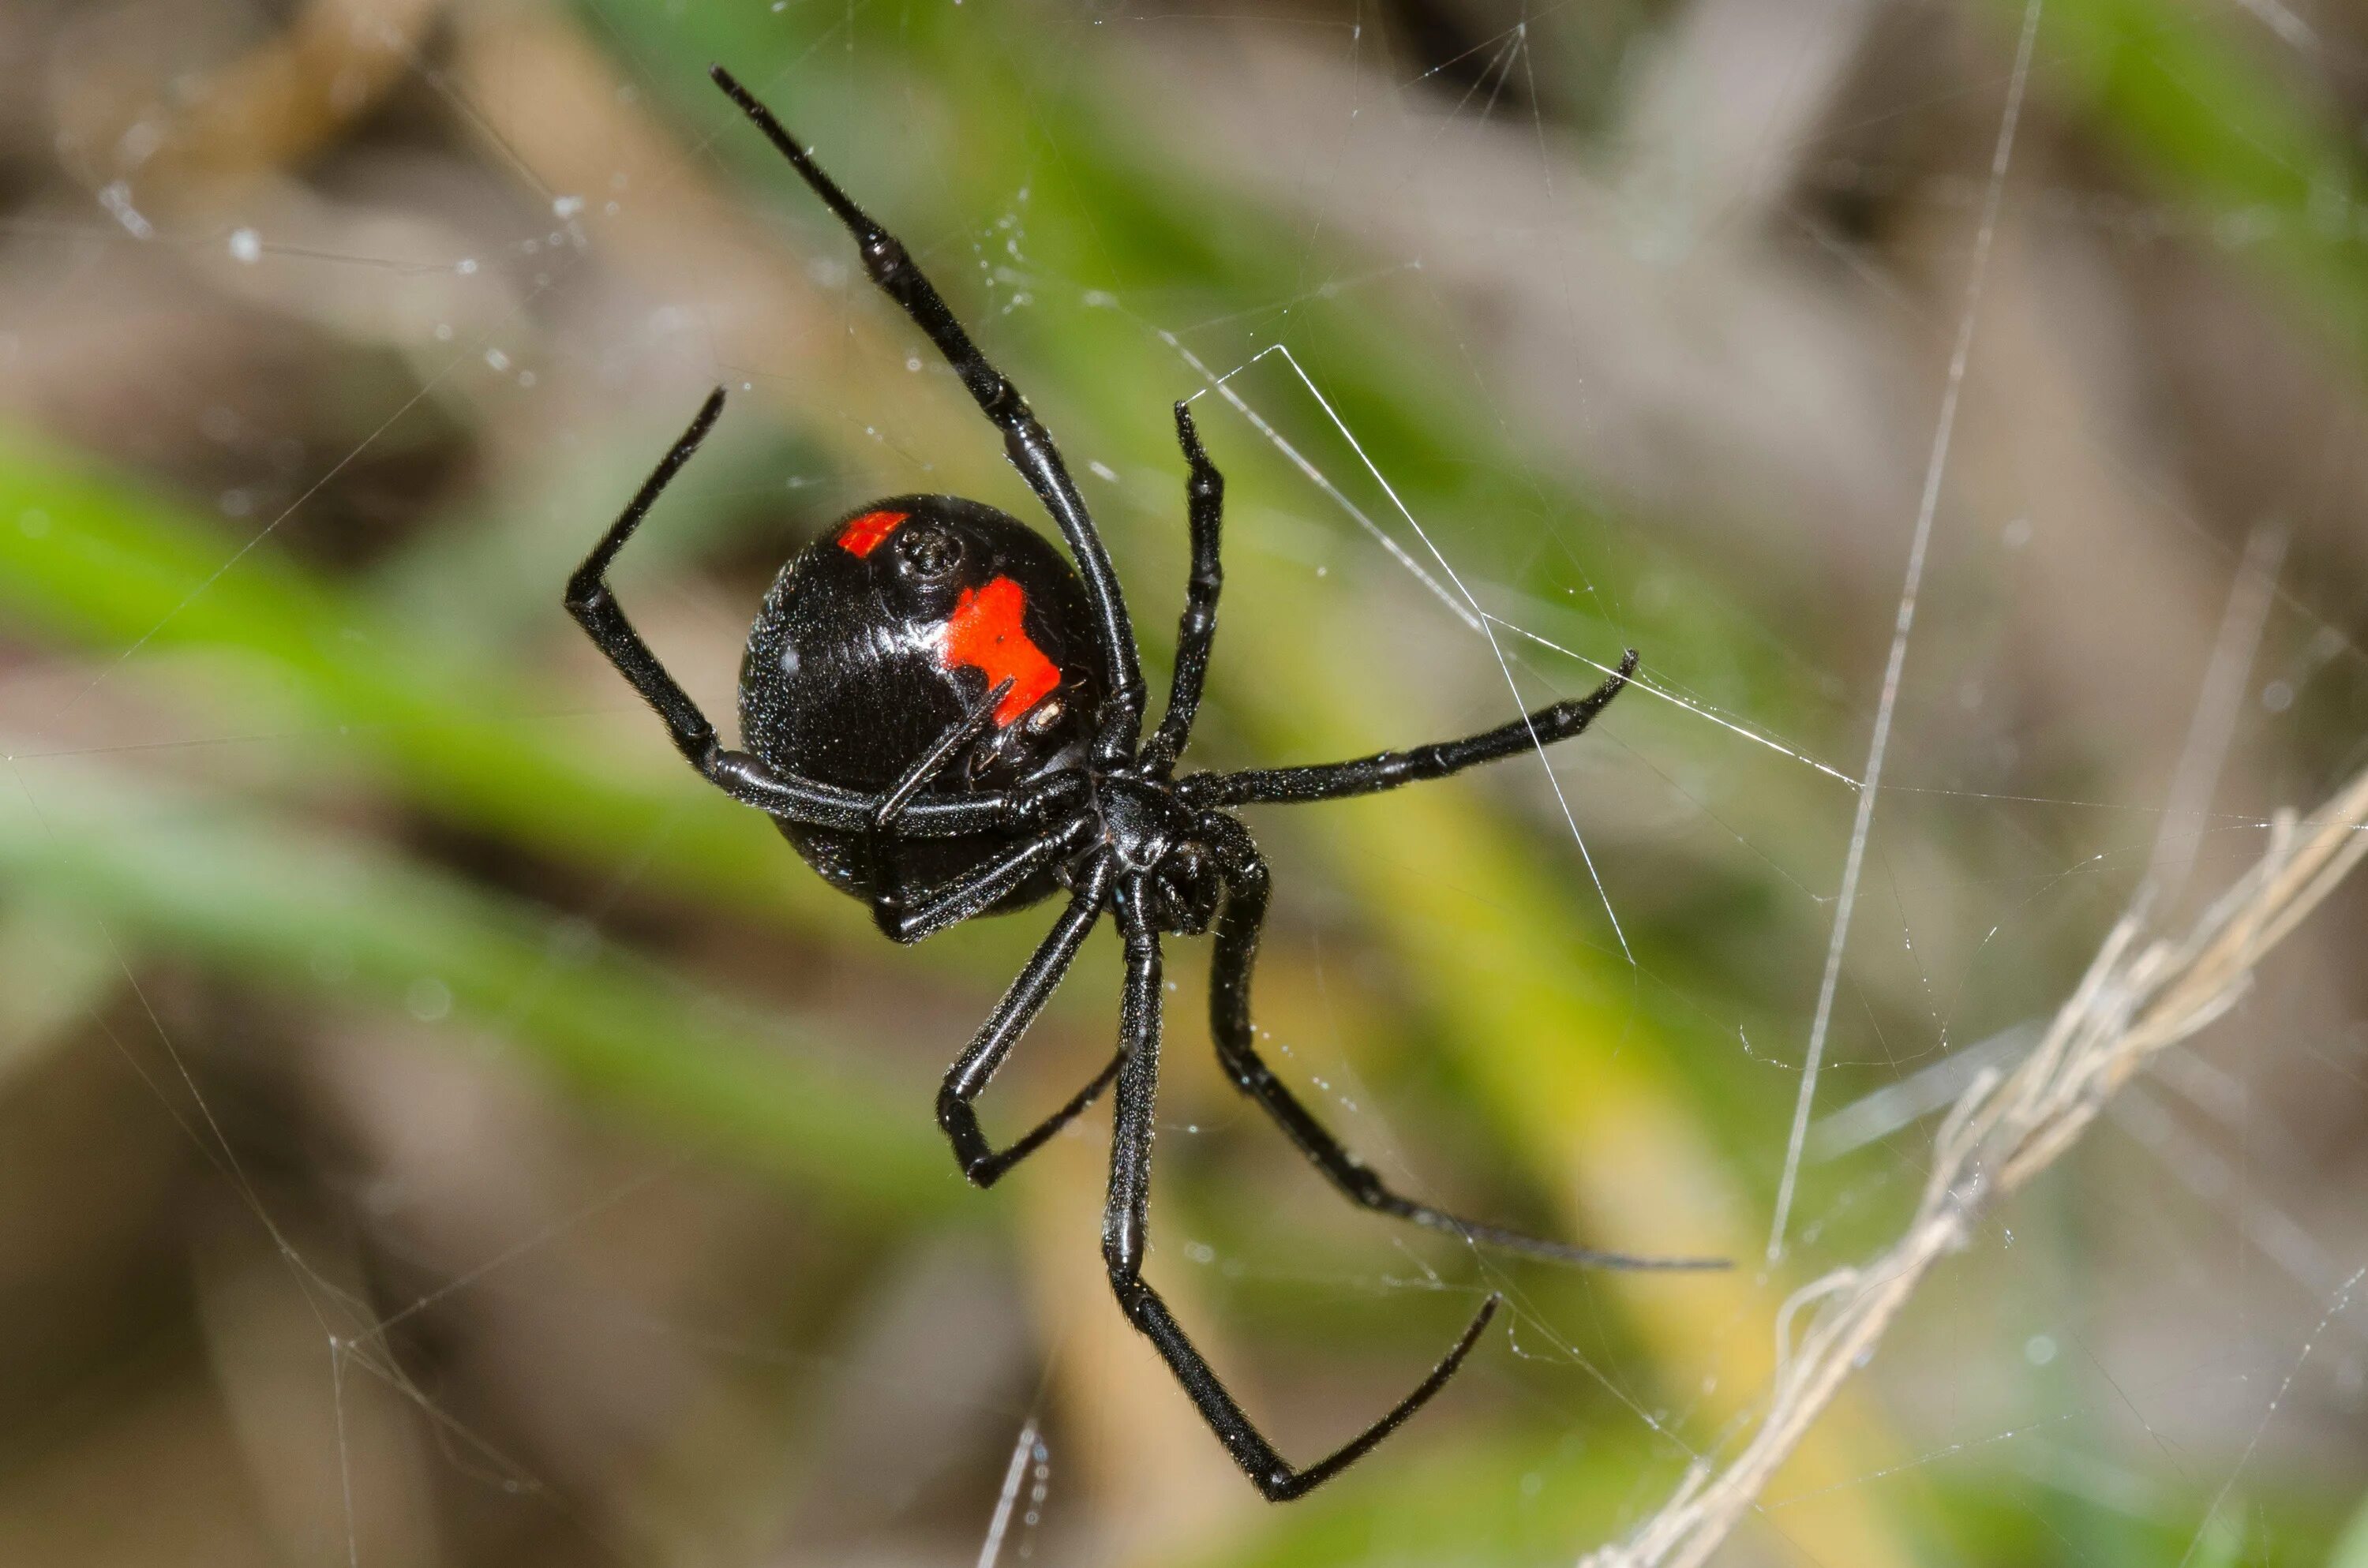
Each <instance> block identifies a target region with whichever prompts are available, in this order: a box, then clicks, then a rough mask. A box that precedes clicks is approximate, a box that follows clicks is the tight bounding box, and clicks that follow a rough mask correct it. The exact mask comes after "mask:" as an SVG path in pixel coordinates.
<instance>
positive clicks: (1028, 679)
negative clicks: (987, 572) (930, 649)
mask: <svg viewBox="0 0 2368 1568" xmlns="http://www.w3.org/2000/svg"><path fill="white" fill-rule="evenodd" d="M1027 611H1028V594H1027V590H1025V589H1023V588H1022V587H1020V585H1019V584H1017V583H1015V582H1013V581H1012V580H1011V579H1010V578H1008V577H997V578H995V579H994V580H993V581H991V582H989V583H988V584H987V585H986V586H985V587H984V588H964V589H963V590H962V597H961V598H959V599H957V600H955V601H954V612H953V614H951V615H950V616H948V617H947V618H946V626H945V641H944V642H942V643H941V644H940V647H941V649H942V650H943V656H944V658H945V662H946V667H947V668H949V669H964V668H968V669H974V670H979V671H982V672H984V673H985V676H986V685H987V689H989V690H990V691H991V690H993V689H994V688H995V687H998V686H1001V685H1002V684H1003V683H1004V682H1005V681H1006V680H1008V681H1010V682H1011V689H1010V690H1009V691H1008V692H1006V693H1004V695H1003V700H1002V701H1001V702H998V703H996V705H995V722H996V724H997V725H1004V724H1008V723H1010V722H1012V721H1013V720H1015V719H1017V718H1019V716H1020V715H1021V714H1022V713H1025V712H1027V711H1028V710H1030V708H1033V707H1035V706H1036V702H1037V699H1039V698H1041V697H1042V696H1043V695H1044V694H1045V693H1046V692H1048V691H1051V690H1052V689H1053V687H1056V686H1058V685H1060V684H1061V672H1060V670H1059V669H1058V668H1057V667H1056V666H1055V665H1053V661H1052V660H1050V659H1048V658H1046V657H1045V656H1044V650H1042V648H1039V647H1038V646H1036V644H1035V643H1034V642H1031V641H1030V640H1029V636H1028V629H1027V627H1026V625H1025V624H1023V618H1024V617H1025V616H1026V614H1027Z"/></svg>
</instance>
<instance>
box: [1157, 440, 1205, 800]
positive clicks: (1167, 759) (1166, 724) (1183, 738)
mask: <svg viewBox="0 0 2368 1568" xmlns="http://www.w3.org/2000/svg"><path fill="white" fill-rule="evenodd" d="M1176 442H1177V444H1178V446H1180V447H1182V448H1183V449H1184V461H1185V463H1186V464H1187V465H1188V466H1189V467H1190V469H1191V471H1192V472H1191V477H1190V479H1188V480H1186V481H1185V484H1184V498H1185V505H1186V509H1187V515H1188V516H1189V517H1190V519H1191V525H1192V576H1191V579H1190V581H1189V582H1188V583H1187V584H1186V585H1185V588H1184V614H1183V617H1182V619H1179V620H1178V622H1177V625H1176V678H1175V680H1174V681H1173V682H1172V683H1171V684H1170V686H1169V687H1168V691H1167V712H1165V713H1163V714H1161V715H1160V716H1159V728H1158V729H1157V730H1156V731H1154V732H1153V733H1152V736H1151V739H1150V740H1149V741H1148V742H1146V743H1145V744H1144V748H1143V760H1144V764H1145V765H1146V766H1148V767H1150V768H1151V770H1152V771H1154V772H1156V773H1162V774H1164V773H1166V772H1167V770H1168V769H1169V768H1171V767H1175V766H1176V759H1177V758H1178V757H1179V756H1183V755H1184V746H1185V743H1187V742H1188V741H1190V739H1191V738H1192V718H1193V715H1194V714H1195V713H1197V712H1198V711H1199V710H1200V707H1201V682H1202V681H1204V680H1205V679H1207V677H1208V674H1209V650H1210V648H1211V647H1212V645H1213V644H1214V643H1215V642H1216V640H1217V590H1218V589H1219V588H1221V587H1222V586H1224V576H1225V572H1224V563H1223V562H1222V560H1221V559H1220V557H1219V554H1218V544H1219V535H1220V533H1221V532H1222V530H1223V524H1224V513H1225V476H1224V474H1222V473H1219V472H1217V465H1216V464H1214V463H1212V462H1211V461H1210V460H1209V454H1208V453H1207V452H1206V451H1205V450H1203V449H1202V448H1201V437H1200V433H1199V432H1198V431H1196V430H1194V429H1193V428H1192V410H1191V407H1190V405H1189V404H1187V403H1178V404H1177V405H1176Z"/></svg>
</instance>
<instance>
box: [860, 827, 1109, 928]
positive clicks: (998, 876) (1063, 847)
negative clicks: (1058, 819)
mask: <svg viewBox="0 0 2368 1568" xmlns="http://www.w3.org/2000/svg"><path fill="white" fill-rule="evenodd" d="M1088 825H1089V824H1087V822H1085V821H1083V820H1082V819H1073V820H1071V821H1069V822H1066V823H1064V824H1061V825H1060V826H1058V827H1055V828H1053V829H1051V830H1049V831H1047V832H1044V833H1040V834H1038V835H1036V836H1035V837H1033V838H1030V839H1028V840H1025V841H1024V842H1022V843H1021V844H1019V846H1017V847H1015V848H1013V849H1011V850H1010V851H1008V853H1006V854H1005V855H1004V856H1003V857H1002V858H999V859H995V860H988V861H985V862H984V863H982V864H980V865H977V866H973V867H972V868H971V869H969V870H967V871H964V872H962V874H961V875H960V876H957V877H954V878H952V879H951V880H950V881H943V882H940V883H939V884H938V885H937V886H936V887H933V888H929V889H928V890H926V891H924V892H922V893H921V894H920V895H919V896H918V897H916V898H913V899H905V898H900V897H897V896H895V895H894V894H893V893H883V894H882V895H881V896H880V897H879V898H877V899H875V900H874V901H873V902H872V905H871V919H872V923H873V924H874V925H876V926H879V927H880V932H881V935H882V936H884V937H888V938H889V939H890V940H891V941H896V942H907V943H910V942H917V941H919V940H920V939H921V938H922V937H933V936H935V935H937V933H939V932H940V931H942V930H944V929H945V928H946V927H948V926H959V925H961V924H962V922H963V921H965V920H967V919H969V918H970V917H971V916H972V915H976V914H978V913H979V912H980V911H981V910H984V909H985V908H986V907H987V906H988V905H990V904H992V903H995V901H996V900H997V899H999V898H1001V897H1002V896H1003V895H1004V894H1005V893H1008V892H1010V891H1011V890H1012V889H1013V888H1016V887H1018V886H1019V884H1020V883H1022V882H1024V881H1027V880H1028V879H1029V878H1030V877H1032V876H1034V875H1035V874H1036V873H1037V872H1038V871H1040V870H1042V869H1044V868H1045V867H1046V866H1049V865H1051V864H1052V863H1053V861H1055V860H1057V859H1059V858H1061V857H1062V856H1064V855H1066V854H1070V853H1072V852H1074V851H1075V850H1076V847H1077V839H1078V837H1079V835H1081V834H1082V833H1083V832H1084V831H1085V830H1086V828H1087V826H1088Z"/></svg>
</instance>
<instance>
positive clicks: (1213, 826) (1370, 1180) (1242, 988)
mask: <svg viewBox="0 0 2368 1568" xmlns="http://www.w3.org/2000/svg"><path fill="white" fill-rule="evenodd" d="M1207 829H1208V831H1209V833H1210V835H1211V837H1212V838H1213V839H1214V840H1215V841H1216V843H1217V846H1218V852H1219V853H1220V854H1221V855H1222V856H1224V867H1225V903H1224V909H1223V910H1222V911H1221V912H1220V913H1219V915H1218V916H1217V928H1216V950H1215V952H1214V954H1213V955H1212V958H1211V960H1210V969H1209V1032H1210V1034H1211V1035H1212V1037H1213V1038H1214V1039H1215V1040H1216V1043H1217V1060H1218V1062H1219V1063H1220V1064H1221V1065H1223V1066H1224V1070H1225V1075H1226V1076H1227V1077H1228V1078H1231V1079H1232V1080H1233V1083H1234V1086H1235V1088H1237V1089H1239V1090H1241V1092H1242V1093H1244V1094H1246V1095H1247V1096H1250V1098H1252V1099H1254V1100H1256V1101H1257V1102H1258V1108H1260V1109H1262V1110H1264V1111H1265V1112H1266V1113H1267V1115H1269V1116H1270V1117H1272V1118H1273V1119H1274V1120H1275V1124H1276V1125H1277V1126H1279V1127H1281V1129H1282V1131H1283V1132H1284V1134H1285V1135H1286V1136H1287V1137H1289V1138H1290V1140H1291V1141H1292V1142H1293V1143H1294V1144H1296V1145H1298V1148H1299V1152H1300V1153H1303V1154H1304V1155H1306V1156H1307V1158H1308V1161H1309V1162H1310V1163H1311V1164H1313V1165H1315V1168H1316V1169H1317V1170H1319V1171H1322V1172H1323V1173H1324V1175H1325V1176H1326V1178H1327V1179H1328V1180H1330V1182H1331V1183H1332V1185H1333V1186H1334V1187H1338V1188H1339V1189H1340V1192H1341V1194H1342V1195H1343V1196H1344V1197H1346V1198H1347V1199H1349V1201H1350V1202H1352V1203H1354V1204H1356V1205H1358V1206H1359V1207H1360V1208H1364V1209H1371V1210H1374V1211H1375V1212H1377V1213H1382V1214H1392V1215H1395V1216H1396V1217H1397V1218H1398V1219H1401V1220H1409V1221H1413V1222H1414V1223H1416V1224H1417V1225H1422V1226H1425V1227H1428V1228H1429V1229H1430V1230H1434V1231H1445V1232H1447V1233H1450V1234H1451V1235H1457V1236H1462V1237H1463V1239H1464V1240H1466V1241H1469V1242H1476V1243H1478V1244H1481V1245H1483V1246H1490V1247H1497V1248H1500V1249H1502V1250H1503V1251H1506V1252H1517V1253H1522V1254H1525V1255H1527V1256H1531V1257H1542V1258H1547V1259H1550V1260H1552V1261H1554V1262H1556V1263H1569V1264H1577V1265H1579V1266H1581V1267H1588V1268H1627V1269H1646V1268H1653V1269H1675V1268H1725V1267H1727V1262H1726V1260H1725V1259H1724V1258H1704V1257H1638V1256H1632V1255H1630V1254H1628V1253H1619V1252H1600V1251H1598V1250H1597V1249H1595V1248H1593V1247H1580V1246H1572V1245H1569V1244H1566V1243H1564V1242H1550V1241H1545V1240H1543V1239H1542V1238H1540V1237H1537V1236H1530V1235H1524V1234H1522V1233H1520V1232H1519V1231H1510V1230H1507V1229H1506V1228H1505V1227H1503V1226H1501V1225H1489V1224H1483V1223H1481V1222H1480V1221H1474V1220H1465V1219H1463V1218H1460V1217H1459V1216H1457V1215H1453V1214H1450V1213H1448V1212H1447V1211H1446V1210H1443V1209H1434V1208H1432V1207H1431V1206H1430V1205H1429V1204H1428V1203H1418V1202H1417V1201H1415V1200H1414V1199H1410V1198H1406V1197H1404V1196H1402V1195H1401V1194H1398V1193H1395V1192H1393V1191H1391V1190H1390V1188H1389V1187H1388V1186H1387V1185H1386V1184H1384V1183H1383V1180H1382V1178H1381V1177H1380V1176H1376V1175H1374V1174H1373V1169H1372V1166H1371V1165H1366V1164H1365V1163H1364V1162H1363V1161H1362V1160H1360V1159H1359V1158H1357V1156H1356V1155H1355V1154H1353V1153H1349V1150H1348V1149H1347V1148H1346V1147H1345V1146H1343V1145H1342V1143H1341V1142H1340V1141H1339V1140H1338V1138H1335V1137H1334V1136H1333V1135H1332V1133H1331V1131H1329V1130H1328V1129H1326V1127H1325V1125H1324V1124H1323V1123H1322V1122H1321V1121H1318V1120H1317V1119H1315V1115H1314V1113H1312V1112H1311V1111H1309V1110H1308V1108H1306V1107H1305V1106H1304V1105H1302V1104H1301V1103H1300V1102H1299V1098H1298V1096H1295V1095H1293V1094H1292V1092H1291V1090H1290V1088H1289V1087H1288V1086H1287V1085H1285V1084H1284V1083H1283V1081H1282V1080H1281V1079H1280V1078H1278V1077H1276V1076H1275V1075H1274V1072H1273V1070H1272V1069H1271V1068H1269V1067H1268V1066H1267V1064H1266V1062H1265V1061H1264V1059H1262V1058H1261V1057H1260V1056H1259V1055H1258V1049H1257V1047H1256V1046H1255V1045H1253V1044H1252V1043H1251V1041H1252V1040H1253V1038H1254V1034H1253V1031H1252V1029H1251V1028H1250V971H1251V968H1252V966H1253V965H1254V964H1255V963H1256V962H1257V960H1258V935H1259V933H1260V931H1261V930H1262V929H1263V928H1264V926H1265V925H1266V908H1267V895H1268V892H1269V878H1268V876H1267V869H1266V862H1265V860H1264V859H1263V858H1260V857H1259V855H1258V847H1257V846H1256V845H1254V844H1252V843H1251V842H1250V835H1249V833H1248V831H1247V829H1245V828H1243V827H1242V825H1241V824H1238V823H1235V822H1233V821H1231V820H1230V819H1227V818H1224V817H1220V816H1215V815H1213V814H1212V816H1211V817H1210V818H1209V820H1208V823H1207Z"/></svg>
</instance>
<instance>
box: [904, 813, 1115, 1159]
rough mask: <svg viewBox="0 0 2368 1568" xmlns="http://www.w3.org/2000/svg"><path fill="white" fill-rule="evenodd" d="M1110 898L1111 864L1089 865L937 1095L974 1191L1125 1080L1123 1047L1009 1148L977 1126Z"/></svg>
mask: <svg viewBox="0 0 2368 1568" xmlns="http://www.w3.org/2000/svg"><path fill="white" fill-rule="evenodd" d="M1109 899H1110V863H1109V862H1108V861H1107V860H1101V859H1097V860H1095V861H1094V862H1093V864H1092V865H1091V866H1090V867H1088V868H1087V871H1086V874H1085V877H1084V879H1083V881H1080V882H1079V884H1078V886H1077V891H1076V894H1075V895H1074V896H1073V897H1072V898H1071V899H1070V900H1069V907H1068V909H1067V911H1066V912H1065V913H1064V914H1063V915H1062V916H1061V919H1060V923H1059V924H1058V925H1056V926H1053V929H1052V930H1051V931H1050V932H1048V933H1047V934H1046V935H1045V937H1044V940H1043V942H1042V944H1040V945H1039V946H1038V948H1037V949H1036V952H1035V956H1033V957H1032V958H1030V960H1028V966H1027V967H1026V968H1025V969H1023V970H1021V971H1019V978H1018V979H1017V980H1014V981H1013V982H1012V983H1011V987H1010V989H1009V990H1008V991H1006V992H1005V993H1004V994H1003V1000H1002V1001H1000V1002H998V1003H996V1005H995V1011H994V1012H992V1013H990V1014H988V1015H987V1018H986V1022H985V1024H983V1025H981V1026H980V1028H979V1031H978V1033H977V1035H976V1036H975V1037H973V1039H972V1040H971V1042H970V1047H969V1049H968V1050H966V1051H963V1052H962V1056H961V1057H960V1058H959V1059H958V1060H957V1061H956V1062H954V1064H953V1065H952V1066H951V1068H949V1069H947V1071H946V1081H945V1085H944V1086H943V1087H942V1088H940V1089H939V1090H938V1125H939V1127H941V1128H943V1129H945V1133H946V1137H947V1139H948V1141H950V1142H951V1143H952V1144H953V1146H954V1163H955V1164H956V1165H960V1166H962V1175H964V1176H968V1177H969V1178H970V1179H971V1182H972V1183H973V1185H974V1186H978V1187H992V1186H994V1185H995V1184H996V1181H997V1180H999V1179H1001V1177H1002V1176H1003V1174H1004V1173H1005V1172H1006V1171H1008V1170H1009V1169H1010V1168H1011V1167H1012V1166H1014V1165H1018V1164H1019V1162H1020V1161H1022V1160H1024V1159H1026V1158H1027V1157H1028V1156H1029V1155H1030V1154H1032V1153H1035V1152H1036V1151H1037V1150H1038V1149H1040V1148H1042V1146H1043V1144H1044V1142H1045V1141H1046V1140H1048V1139H1050V1138H1051V1137H1052V1136H1053V1134H1054V1133H1056V1132H1058V1131H1061V1129H1062V1128H1064V1127H1066V1126H1067V1125H1068V1124H1069V1123H1070V1122H1071V1121H1073V1120H1075V1119H1076V1116H1077V1113H1078V1112H1080V1111H1082V1110H1084V1109H1085V1108H1087V1106H1089V1105H1091V1104H1093V1103H1094V1101H1095V1100H1096V1099H1097V1098H1099V1096H1100V1095H1101V1092H1102V1091H1103V1090H1104V1089H1106V1088H1108V1087H1110V1080H1111V1079H1112V1078H1114V1077H1116V1076H1118V1069H1119V1062H1121V1061H1122V1060H1123V1059H1124V1055H1125V1047H1124V1046H1123V1045H1121V1047H1120V1048H1119V1054H1118V1055H1116V1056H1113V1057H1111V1058H1110V1065H1108V1066H1107V1067H1104V1068H1103V1069H1102V1070H1101V1071H1100V1072H1099V1073H1098V1074H1095V1075H1094V1078H1093V1081H1092V1082H1091V1083H1089V1084H1087V1085H1086V1086H1085V1087H1084V1088H1082V1089H1080V1090H1078V1091H1077V1092H1076V1094H1075V1095H1073V1096H1070V1098H1069V1102H1068V1103H1067V1104H1066V1105H1064V1106H1063V1107H1062V1108H1060V1109H1058V1110H1056V1111H1054V1112H1053V1114H1052V1115H1051V1116H1048V1117H1046V1118H1045V1119H1043V1120H1042V1121H1041V1122H1038V1123H1037V1124H1036V1126H1035V1127H1034V1128H1033V1129H1032V1130H1030V1131H1029V1132H1027V1133H1026V1134H1025V1135H1023V1136H1022V1137H1021V1138H1019V1141H1018V1142H1014V1143H1012V1144H1010V1145H1009V1146H1008V1147H1006V1148H1002V1149H997V1148H996V1147H995V1146H994V1145H993V1144H991V1143H989V1142H987V1141H986V1133H985V1130H984V1129H982V1128H981V1127H980V1126H979V1124H978V1109H977V1108H976V1106H974V1105H973V1103H972V1102H973V1101H974V1100H976V1099H977V1098H978V1096H979V1095H980V1094H981V1093H983V1092H984V1091H985V1088H986V1085H987V1084H988V1083H989V1082H990V1081H991V1080H992V1079H993V1078H994V1077H995V1074H996V1071H997V1070H998V1069H999V1068H1001V1067H1002V1065H1003V1062H1004V1059H1005V1058H1006V1057H1008V1056H1009V1055H1010V1054H1011V1048H1012V1047H1013V1046H1014V1045H1017V1044H1018V1043H1019V1037H1020V1036H1021V1035H1023V1034H1025V1033H1026V1032H1027V1030H1028V1026H1029V1025H1030V1024H1032V1023H1034V1022H1035V1021H1036V1015H1037V1014H1038V1013H1040V1012H1042V1010H1043V1007H1044V1004H1045V1002H1046V1001H1047V1000H1048V999H1049V998H1050V997H1051V996H1052V994H1053V990H1054V988H1055V987H1057V986H1058V985H1059V984H1060V983H1061V980H1062V977H1063V976H1064V975H1066V974H1067V973H1068V972H1069V965H1070V963H1071V962H1072V961H1073V960H1075V959H1076V956H1077V949H1079V948H1081V947H1083V946H1085V941H1086V937H1087V934H1088V933H1090V932H1091V931H1092V930H1093V928H1094V923H1095V922H1096V921H1098V920H1099V919H1100V918H1101V915H1102V910H1103V908H1104V907H1105V906H1106V905H1107V903H1109Z"/></svg>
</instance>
